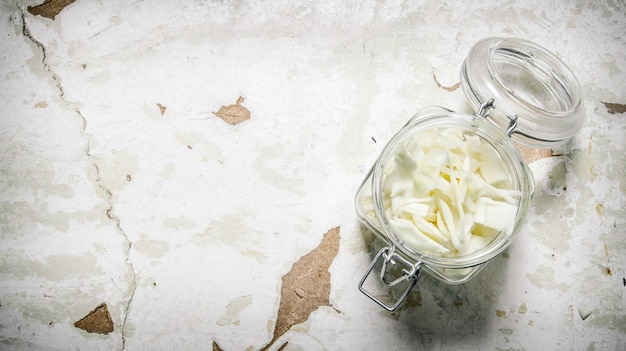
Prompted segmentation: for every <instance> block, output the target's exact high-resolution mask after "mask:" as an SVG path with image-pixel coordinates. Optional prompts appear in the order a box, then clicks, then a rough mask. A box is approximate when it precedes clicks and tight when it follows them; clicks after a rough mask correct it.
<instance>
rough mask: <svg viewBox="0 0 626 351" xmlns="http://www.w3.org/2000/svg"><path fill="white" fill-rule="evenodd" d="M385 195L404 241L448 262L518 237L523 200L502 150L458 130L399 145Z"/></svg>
mask: <svg viewBox="0 0 626 351" xmlns="http://www.w3.org/2000/svg"><path fill="white" fill-rule="evenodd" d="M381 190H382V200H383V207H384V211H385V214H386V216H387V218H388V220H389V223H390V224H391V225H392V226H393V228H394V229H395V231H396V233H397V235H398V238H399V239H400V240H402V241H404V242H405V243H406V244H408V245H410V246H411V247H413V248H415V249H416V250H418V251H420V252H422V253H424V254H428V255H434V256H441V257H456V256H464V255H467V254H471V253H473V252H475V251H477V250H480V249H481V248H483V247H485V246H486V245H487V244H489V243H490V242H491V241H492V240H493V239H494V238H495V237H496V236H498V234H500V233H501V232H506V233H507V234H509V233H511V232H512V230H513V227H514V224H515V217H516V214H517V210H518V201H519V197H520V191H519V190H516V189H513V185H512V181H511V176H510V174H509V173H508V172H507V170H506V168H505V166H504V162H503V160H502V159H501V157H500V156H499V155H498V153H497V152H496V150H495V149H494V148H493V147H492V146H491V145H490V144H489V143H488V142H487V141H485V140H483V139H482V138H481V137H479V136H477V135H475V134H472V133H469V132H467V131H464V130H459V129H454V128H433V129H428V130H425V131H422V132H419V133H417V134H415V135H413V136H411V137H410V138H408V139H407V140H405V141H404V142H403V143H401V144H399V146H398V147H397V149H396V150H395V154H394V157H393V158H392V159H390V161H389V162H388V163H387V164H386V165H385V166H384V169H383V178H382V184H381Z"/></svg>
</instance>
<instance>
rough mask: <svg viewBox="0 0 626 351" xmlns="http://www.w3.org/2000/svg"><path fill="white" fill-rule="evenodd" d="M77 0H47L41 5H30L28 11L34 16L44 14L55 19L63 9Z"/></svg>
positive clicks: (43, 15)
mask: <svg viewBox="0 0 626 351" xmlns="http://www.w3.org/2000/svg"><path fill="white" fill-rule="evenodd" d="M74 1H75V0H47V1H44V2H43V3H42V4H41V5H37V6H28V12H30V13H31V14H32V15H33V16H42V17H46V18H49V19H51V20H54V18H55V17H56V16H57V15H58V14H59V13H61V11H63V9H64V8H65V7H66V6H68V5H69V4H71V3H73V2H74Z"/></svg>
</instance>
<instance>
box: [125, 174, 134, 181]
mask: <svg viewBox="0 0 626 351" xmlns="http://www.w3.org/2000/svg"><path fill="white" fill-rule="evenodd" d="M131 180H133V177H132V176H131V175H130V174H127V175H126V181H127V182H130V181H131Z"/></svg>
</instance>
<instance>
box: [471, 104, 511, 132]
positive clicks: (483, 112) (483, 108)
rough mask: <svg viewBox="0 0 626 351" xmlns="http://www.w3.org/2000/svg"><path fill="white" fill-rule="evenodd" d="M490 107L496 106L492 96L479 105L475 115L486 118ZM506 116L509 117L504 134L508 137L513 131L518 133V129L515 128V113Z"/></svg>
mask: <svg viewBox="0 0 626 351" xmlns="http://www.w3.org/2000/svg"><path fill="white" fill-rule="evenodd" d="M492 108H496V106H495V105H494V99H493V98H491V99H489V100H487V101H486V102H484V103H483V104H481V105H480V107H479V108H478V111H476V116H479V117H482V118H487V116H489V110H490V109H492ZM506 117H507V118H508V119H509V126H508V128H507V129H506V135H508V136H509V137H510V136H511V135H513V134H514V133H518V131H517V130H515V129H516V128H517V115H513V116H509V115H507V116H506Z"/></svg>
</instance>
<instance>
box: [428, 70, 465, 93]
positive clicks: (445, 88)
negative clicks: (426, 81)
mask: <svg viewBox="0 0 626 351" xmlns="http://www.w3.org/2000/svg"><path fill="white" fill-rule="evenodd" d="M433 79H434V80H435V83H436V84H437V87H439V89H443V90H447V91H450V92H452V91H455V90H457V89H458V88H459V87H460V86H461V82H457V83H456V84H453V85H450V86H445V85H443V84H441V83H439V81H438V80H437V75H435V72H434V71H433Z"/></svg>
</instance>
